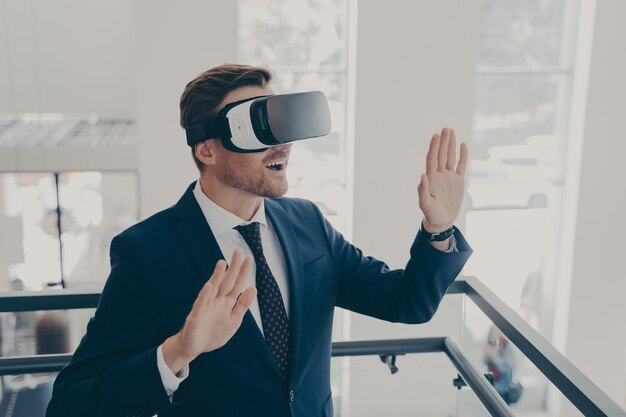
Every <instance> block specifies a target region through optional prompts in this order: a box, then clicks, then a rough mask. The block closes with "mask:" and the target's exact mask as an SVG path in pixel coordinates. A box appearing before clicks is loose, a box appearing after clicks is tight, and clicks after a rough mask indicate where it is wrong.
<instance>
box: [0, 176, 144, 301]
mask: <svg viewBox="0 0 626 417" xmlns="http://www.w3.org/2000/svg"><path fill="white" fill-rule="evenodd" d="M57 193H58V198H57ZM137 219H138V194H137V181H136V175H135V173H127V172H107V173H101V172H68V173H5V174H0V226H2V232H1V233H0V291H7V290H40V289H46V288H49V287H51V286H58V285H59V284H60V283H61V282H62V281H64V284H65V286H66V287H73V288H76V287H79V286H90V287H92V288H100V287H101V285H102V283H103V282H104V280H105V278H106V276H107V274H108V271H109V262H108V248H109V244H110V242H111V239H112V238H113V236H115V235H116V234H117V233H119V232H121V231H122V230H124V229H125V228H126V227H128V226H130V225H131V224H133V223H134V222H136V221H137ZM59 229H60V230H61V239H59ZM61 243H62V244H61Z"/></svg>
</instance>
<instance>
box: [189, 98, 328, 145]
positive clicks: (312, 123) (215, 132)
mask: <svg viewBox="0 0 626 417" xmlns="http://www.w3.org/2000/svg"><path fill="white" fill-rule="evenodd" d="M329 133H330V110H329V109H328V101H327V100H326V96H325V95H324V93H322V92H320V91H311V92H307V93H294V94H278V95H272V96H260V97H253V98H248V99H245V100H241V101H238V102H235V103H231V104H228V105H227V106H225V107H224V108H223V109H222V110H220V111H219V113H218V114H217V117H215V118H210V119H206V120H204V121H202V122H200V123H195V124H193V125H190V126H189V127H188V128H187V130H186V134H187V144H188V145H189V146H193V145H195V144H196V143H200V142H203V141H205V140H207V139H212V138H219V139H221V141H222V143H223V144H224V147H225V148H226V149H228V150H230V151H233V152H239V153H249V152H262V151H264V150H266V149H267V148H269V147H272V146H278V145H283V144H286V143H290V142H295V141H297V140H302V139H309V138H316V137H320V136H326V135H328V134H329Z"/></svg>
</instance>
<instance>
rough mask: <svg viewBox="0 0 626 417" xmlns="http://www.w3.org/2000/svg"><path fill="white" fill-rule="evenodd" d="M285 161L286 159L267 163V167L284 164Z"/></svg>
mask: <svg viewBox="0 0 626 417" xmlns="http://www.w3.org/2000/svg"><path fill="white" fill-rule="evenodd" d="M284 163H285V161H276V162H271V163H269V164H265V166H266V167H271V166H277V165H283V164H284Z"/></svg>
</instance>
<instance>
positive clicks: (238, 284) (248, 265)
mask: <svg viewBox="0 0 626 417" xmlns="http://www.w3.org/2000/svg"><path fill="white" fill-rule="evenodd" d="M251 271H252V256H250V255H248V256H246V257H245V258H244V260H243V263H242V264H241V269H240V270H239V275H238V276H237V278H236V279H235V285H234V286H233V289H232V290H231V291H230V292H229V293H228V297H236V296H238V295H239V294H241V290H243V286H244V285H245V284H246V280H247V279H248V276H249V275H250V272H251Z"/></svg>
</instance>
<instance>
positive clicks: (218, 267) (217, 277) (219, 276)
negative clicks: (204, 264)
mask: <svg viewBox="0 0 626 417" xmlns="http://www.w3.org/2000/svg"><path fill="white" fill-rule="evenodd" d="M224 275H226V261H225V260H224V259H220V260H219V261H217V263H216V264H215V269H214V270H213V275H211V278H209V281H210V282H212V283H213V286H214V287H215V288H216V289H219V287H220V284H221V283H222V280H223V279H224Z"/></svg>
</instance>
